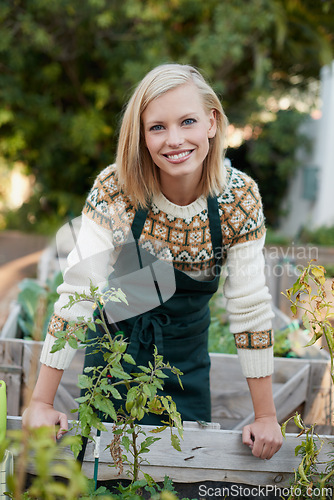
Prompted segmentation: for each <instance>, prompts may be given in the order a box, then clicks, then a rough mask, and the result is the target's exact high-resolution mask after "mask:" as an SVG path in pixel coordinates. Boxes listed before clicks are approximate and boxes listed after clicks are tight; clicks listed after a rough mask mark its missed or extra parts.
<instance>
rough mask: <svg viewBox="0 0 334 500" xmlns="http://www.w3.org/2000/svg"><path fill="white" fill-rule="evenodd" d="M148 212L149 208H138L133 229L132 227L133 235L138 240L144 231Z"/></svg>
mask: <svg viewBox="0 0 334 500" xmlns="http://www.w3.org/2000/svg"><path fill="white" fill-rule="evenodd" d="M147 214H148V208H139V209H138V210H136V213H135V216H134V219H133V222H132V225H131V229H132V234H133V237H134V239H135V240H136V241H138V240H139V238H140V235H141V233H142V231H143V227H144V224H145V220H146V217H147Z"/></svg>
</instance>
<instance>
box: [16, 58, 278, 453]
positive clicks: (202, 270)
mask: <svg viewBox="0 0 334 500" xmlns="http://www.w3.org/2000/svg"><path fill="white" fill-rule="evenodd" d="M226 128H227V120H226V117H225V115H224V112H223V109H222V107H221V104H220V101H219V99H218V98H217V96H216V94H215V93H214V92H213V90H212V89H211V87H210V86H209V85H208V84H207V83H206V82H205V80H204V79H203V77H202V76H201V75H200V73H199V72H198V71H197V70H195V69H194V68H192V67H190V66H183V65H178V64H167V65H162V66H159V67H157V68H155V69H154V70H152V71H151V72H150V73H148V74H147V75H146V77H145V78H144V79H143V80H142V81H141V82H140V84H139V85H138V87H137V89H136V90H135V92H134V94H133V96H132V98H131V99H130V101H129V103H128V106H127V108H126V111H125V114H124V117H123V121H122V126H121V130H120V136H119V143H118V150H117V158H116V163H115V165H112V166H109V167H107V168H106V169H105V170H104V171H103V172H102V173H101V174H100V175H99V176H98V177H97V179H96V181H95V184H94V186H93V188H92V190H91V192H90V194H89V196H88V198H87V202H86V205H85V207H84V210H83V216H82V227H81V231H80V234H79V238H78V242H77V246H76V249H75V250H74V251H73V252H72V253H71V254H70V256H69V259H68V269H67V271H66V272H65V274H64V283H63V285H61V286H60V288H59V292H60V299H59V300H58V302H57V303H56V305H55V311H54V316H53V318H52V320H51V322H50V326H49V333H48V336H47V338H46V341H45V345H44V349H43V352H42V356H41V362H42V367H41V371H40V375H39V378H38V381H37V384H36V387H35V390H34V393H33V397H32V400H31V403H30V405H29V408H28V409H27V410H26V412H25V414H24V419H23V420H24V425H34V426H39V425H56V424H59V425H60V427H61V429H67V419H66V416H65V415H64V414H62V413H60V412H58V411H57V410H56V409H54V407H53V400H54V396H55V393H56V390H57V387H58V384H59V382H60V379H61V376H62V373H63V370H64V369H66V368H67V367H68V365H69V363H70V361H71V359H72V357H73V354H74V351H73V350H72V349H71V348H70V346H68V345H67V346H66V347H65V349H63V350H62V351H59V352H57V353H55V354H51V353H50V349H51V347H52V345H53V342H54V334H55V332H57V331H59V330H60V329H62V328H64V326H66V324H67V321H69V320H73V319H74V318H75V317H78V316H86V317H87V315H88V314H90V315H91V314H92V310H91V307H90V305H89V304H85V303H80V304H77V305H76V306H75V307H73V308H72V309H70V310H68V309H62V307H63V306H64V305H65V304H66V303H67V302H68V297H69V295H71V294H73V293H74V291H78V292H79V293H80V292H82V291H84V290H87V287H88V286H89V279H92V280H93V282H94V283H95V284H96V283H98V285H99V287H100V289H101V290H102V289H103V288H104V287H105V286H106V279H107V277H108V276H109V275H110V281H111V283H112V284H113V283H115V282H117V283H121V284H122V283H123V284H125V285H126V284H127V276H131V278H130V280H128V282H129V283H130V284H131V283H132V284H133V277H134V276H139V274H140V271H141V275H144V274H145V270H146V269H147V268H149V269H150V270H151V271H152V272H154V269H155V270H158V274H159V272H160V267H159V265H160V264H159V263H162V267H163V266H165V267H164V268H163V270H162V271H161V273H162V276H163V278H162V279H161V280H160V281H159V276H158V277H156V276H155V278H154V281H155V284H156V283H160V284H162V288H163V284H164V283H165V282H170V280H169V278H170V276H171V274H172V276H173V278H174V281H173V286H172V285H170V286H169V292H170V293H168V290H167V291H166V293H165V296H164V292H163V291H161V290H162V288H161V289H160V291H159V290H158V288H159V287H158V288H157V293H151V294H150V293H148V294H147V293H140V290H141V289H142V290H143V291H144V292H145V291H146V288H142V287H141V284H139V285H138V286H137V291H135V292H133V293H132V288H135V289H136V286H133V287H131V286H130V287H128V290H129V293H130V300H129V302H130V306H129V310H128V312H127V313H124V310H122V308H121V309H120V310H119V311H117V310H116V311H115V310H114V309H112V313H111V314H112V316H113V319H114V320H116V321H117V322H118V324H119V326H120V328H121V330H123V331H124V332H125V334H126V336H128V337H129V339H130V346H129V352H130V353H131V354H133V356H134V357H135V359H136V361H137V363H138V364H143V362H145V361H147V360H149V359H150V357H151V355H152V349H153V344H155V345H157V346H158V350H159V352H161V353H163V355H164V359H165V360H166V361H169V362H170V363H171V365H175V366H177V367H178V368H179V369H180V370H181V371H182V372H183V373H184V376H183V377H182V382H183V385H184V391H181V389H180V388H179V386H178V384H177V381H175V380H173V378H170V379H168V380H167V382H166V385H165V391H166V393H169V394H171V395H172V397H173V399H174V401H175V402H176V404H177V406H178V409H179V411H180V412H181V415H182V418H183V419H184V420H208V421H209V420H210V390H209V367H210V362H209V356H208V352H207V335H208V326H209V322H210V315H209V310H208V301H209V299H210V298H211V296H212V294H213V293H214V292H215V291H216V290H217V288H218V281H219V272H220V269H221V266H222V264H226V267H227V273H228V276H227V279H226V282H225V285H224V293H225V296H226V298H227V304H228V305H227V311H228V313H229V317H230V330H231V332H232V334H234V336H235V342H236V346H237V349H238V354H239V359H240V362H241V367H242V370H243V373H244V375H245V377H246V378H247V382H248V385H249V389H250V392H251V396H252V401H253V406H254V411H255V419H254V422H253V423H252V424H250V425H247V426H245V428H244V430H243V442H244V443H245V444H246V445H248V446H250V447H251V448H252V452H253V454H254V455H255V456H257V457H260V458H262V459H269V458H271V457H272V456H273V455H274V453H276V451H278V449H279V448H280V446H281V443H282V436H281V432H280V428H279V425H278V423H277V419H276V412H275V407H274V403H273V397H272V389H271V374H272V371H273V348H272V330H271V318H272V311H271V308H270V295H269V293H268V289H267V287H266V286H265V280H264V258H263V254H262V249H263V245H264V238H265V227H264V219H263V214H262V206H261V200H260V196H259V192H258V189H257V186H256V184H255V183H254V181H253V180H252V179H250V178H249V177H248V176H246V175H245V174H243V173H241V172H239V171H238V170H236V169H234V168H232V167H231V166H227V165H224V163H223V155H224V144H225V134H226ZM129 242H130V245H129V247H127V245H128V243H129ZM131 242H132V245H131ZM127 248H129V249H130V250H129V251H128V252H127ZM133 248H135V249H137V250H138V255H139V267H138V268H137V267H136V265H134V266H133V261H136V260H137V259H132V256H133V255H134V254H133V253H131V252H132V250H133ZM131 249H132V250H131ZM129 255H130V257H129ZM96 256H98V257H96ZM87 263H88V264H87ZM157 263H158V267H154V266H155V265H157ZM171 271H172V273H171ZM115 280H116V281H115ZM117 280H118V281H117ZM144 281H145V280H144ZM148 281H149V280H148ZM148 281H145V283H146V284H147V283H148ZM139 282H140V280H139ZM173 287H174V288H173ZM167 288H168V287H167ZM172 288H173V290H172V292H171V289H172ZM147 290H148V287H147ZM123 291H125V293H126V295H127V290H123ZM131 294H132V295H133V296H132V295H131ZM127 298H128V295H127ZM65 311H66V312H65ZM114 315H116V318H115V317H114ZM95 362H99V361H98V360H95ZM89 363H90V364H91V363H92V359H90V362H89ZM63 432H64V431H63V430H60V431H59V432H58V437H59V436H60V435H61V434H62V433H63Z"/></svg>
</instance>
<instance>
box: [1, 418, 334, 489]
mask: <svg viewBox="0 0 334 500" xmlns="http://www.w3.org/2000/svg"><path fill="white" fill-rule="evenodd" d="M192 424H193V425H192V426H191V427H190V428H187V427H185V429H184V440H183V441H182V442H181V449H182V451H181V452H178V451H176V450H174V449H173V448H172V447H171V444H170V431H169V430H168V429H167V430H166V431H164V432H162V433H161V434H159V437H161V439H160V440H159V441H157V442H156V443H154V444H153V445H152V446H151V448H150V452H149V453H147V454H146V458H147V460H148V462H149V463H150V465H145V466H143V469H142V470H143V472H147V473H149V474H150V475H152V477H153V478H154V479H155V480H156V481H162V480H163V478H164V476H165V475H168V476H169V477H170V478H172V479H173V481H175V482H179V483H189V482H200V481H226V482H237V483H244V484H250V485H272V486H275V485H276V486H280V487H287V486H288V485H289V483H290V480H291V479H292V477H293V473H294V469H295V468H296V467H298V465H299V463H300V458H298V457H295V453H294V450H295V447H296V446H297V445H298V444H300V443H301V441H302V439H303V437H302V436H301V437H298V436H297V435H296V434H287V437H286V439H285V440H284V443H283V446H282V448H281V450H280V451H279V452H278V453H276V455H275V456H274V457H273V458H272V459H271V460H266V461H263V460H260V459H258V458H255V457H254V456H253V455H252V453H251V450H250V449H249V448H248V447H247V446H245V445H243V444H242V434H241V431H226V430H218V429H203V428H201V427H200V426H197V428H194V423H192ZM20 425H21V420H20V418H16V419H15V418H12V417H11V418H9V419H8V425H7V427H8V429H13V428H19V427H20ZM106 427H107V429H108V432H103V433H102V435H101V441H100V448H99V452H100V458H99V475H98V478H99V479H100V480H108V479H109V480H110V479H121V478H127V476H126V471H125V470H124V472H123V474H122V475H120V476H118V475H117V471H116V470H115V469H114V468H111V467H110V464H112V461H111V457H110V453H109V451H108V445H109V444H110V442H111V439H112V424H106ZM153 428H154V427H152V426H144V425H143V426H142V429H143V430H144V431H145V432H146V434H149V433H150V431H151V430H152V429H153ZM323 439H324V441H325V444H324V447H323V449H322V451H321V457H320V459H321V458H324V457H325V456H326V454H327V453H328V452H329V451H332V449H333V443H334V438H333V437H332V436H323ZM94 449H95V445H94V442H92V441H90V442H89V443H88V445H87V450H86V456H85V461H84V464H83V470H84V471H85V473H86V474H87V475H88V477H92V472H93V463H94ZM70 455H71V453H70V451H68V455H67V456H70Z"/></svg>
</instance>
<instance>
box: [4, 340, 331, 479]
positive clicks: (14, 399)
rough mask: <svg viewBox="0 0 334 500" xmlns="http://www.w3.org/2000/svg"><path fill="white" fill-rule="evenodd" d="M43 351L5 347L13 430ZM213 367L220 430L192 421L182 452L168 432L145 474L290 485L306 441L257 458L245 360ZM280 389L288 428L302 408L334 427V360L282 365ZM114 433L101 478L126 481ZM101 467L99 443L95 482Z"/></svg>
mask: <svg viewBox="0 0 334 500" xmlns="http://www.w3.org/2000/svg"><path fill="white" fill-rule="evenodd" d="M41 347H42V343H37V342H29V341H22V340H18V339H13V340H0V378H1V379H4V380H5V382H6V384H7V388H8V414H9V417H8V428H9V429H11V428H18V427H20V426H21V417H20V416H19V415H21V410H22V401H23V393H24V391H25V390H26V388H27V385H28V383H29V384H31V383H32V384H34V379H35V377H36V375H34V376H32V375H33V373H32V372H33V370H32V366H33V364H34V362H35V361H38V359H39V354H40V350H41ZM83 355H84V353H83V351H78V352H77V354H76V356H75V358H74V360H73V363H72V365H71V367H70V368H69V369H68V370H67V371H66V372H65V373H64V376H63V379H62V383H61V385H60V387H59V390H58V394H57V398H56V402H55V406H56V407H57V409H59V410H61V411H65V412H66V413H67V414H68V416H69V417H70V418H73V414H71V413H70V412H69V410H70V409H72V408H75V407H76V403H75V401H74V398H75V397H77V396H78V395H79V389H78V388H77V386H76V379H77V374H79V373H81V370H82V363H83ZM34 360H35V361H34ZM211 362H212V369H211V392H212V420H213V422H214V423H213V424H210V426H209V427H208V428H202V427H200V426H199V425H198V424H197V423H194V422H189V423H187V422H186V423H185V430H184V441H183V442H182V443H181V448H182V451H181V452H177V451H175V450H174V449H173V448H172V447H171V445H170V433H169V431H168V430H167V431H165V432H163V433H162V434H161V435H159V437H161V438H162V439H161V440H160V441H158V442H156V443H154V445H153V446H152V447H151V450H150V452H149V453H148V454H147V457H146V458H147V459H148V461H149V463H150V465H147V466H145V467H144V472H148V473H149V474H151V475H152V476H153V478H154V479H155V480H156V481H160V480H163V478H164V476H165V475H168V476H169V477H170V478H172V479H173V480H174V482H180V483H182V482H185V483H192V482H193V483H194V482H200V481H202V482H203V481H224V482H232V483H244V484H249V485H272V486H273V487H275V486H277V487H286V486H288V484H289V481H290V479H292V476H293V470H294V468H296V467H297V466H298V464H299V459H298V458H296V457H295V454H294V449H295V447H296V446H297V444H298V442H299V441H301V439H302V438H297V437H296V435H295V434H288V435H287V439H286V440H285V441H284V444H283V447H282V449H281V450H280V451H279V453H277V454H276V455H275V456H274V457H273V459H271V460H269V461H265V462H264V461H260V460H259V459H257V458H255V457H253V455H252V454H251V451H250V450H249V449H248V447H246V446H244V445H243V444H242V438H241V428H242V427H243V425H245V424H246V423H247V422H250V421H251V420H252V418H253V415H252V405H251V399H250V395H249V391H248V386H247V383H246V381H245V380H244V378H243V376H242V375H241V371H240V367H239V361H238V359H237V356H234V355H224V354H212V355H211ZM29 380H30V382H28V381H29ZM273 389H274V399H275V404H276V408H277V412H278V419H279V421H280V422H283V421H284V420H285V419H286V418H287V417H289V416H290V415H291V414H293V413H294V412H295V411H296V409H299V410H301V413H302V416H303V418H304V421H305V422H306V423H314V422H315V421H316V422H317V423H319V424H322V425H330V424H331V415H332V414H333V407H332V405H333V403H332V400H333V398H332V387H331V381H330V362H329V361H326V360H303V359H284V358H276V359H275V375H274V376H273ZM220 426H221V427H222V428H223V429H221V428H220ZM108 428H109V429H110V430H109V431H108V432H107V433H102V436H101V445H100V465H99V479H101V480H107V479H108V480H110V479H119V478H122V477H124V478H126V477H127V476H126V474H125V471H124V473H123V475H122V476H117V471H116V470H115V469H114V468H110V467H109V465H110V463H111V457H110V453H109V452H108V450H106V449H105V448H106V447H107V445H108V444H110V442H111V439H112V432H111V424H110V425H108ZM143 429H144V430H146V431H147V432H149V431H150V430H151V427H150V426H143ZM298 440H299V441H298ZM332 440H334V437H333V438H332V437H330V436H326V437H325V441H326V445H325V446H324V448H323V453H324V454H325V453H328V452H329V451H332V444H333V442H332ZM69 453H70V452H69ZM324 456H325V455H324ZM93 464H94V443H93V442H90V443H88V446H87V452H86V456H85V461H84V464H83V468H84V471H85V473H86V474H87V476H88V477H92V475H93Z"/></svg>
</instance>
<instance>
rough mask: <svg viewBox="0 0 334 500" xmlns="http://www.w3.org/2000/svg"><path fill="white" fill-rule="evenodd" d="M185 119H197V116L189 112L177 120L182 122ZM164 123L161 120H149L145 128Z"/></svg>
mask: <svg viewBox="0 0 334 500" xmlns="http://www.w3.org/2000/svg"><path fill="white" fill-rule="evenodd" d="M186 118H198V114H197V113H195V112H192V111H190V112H189V113H185V114H184V115H182V116H180V117H179V118H178V120H179V121H181V122H182V121H183V120H185V119H186ZM163 124H164V121H163V120H150V121H149V122H146V126H149V125H163Z"/></svg>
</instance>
